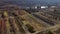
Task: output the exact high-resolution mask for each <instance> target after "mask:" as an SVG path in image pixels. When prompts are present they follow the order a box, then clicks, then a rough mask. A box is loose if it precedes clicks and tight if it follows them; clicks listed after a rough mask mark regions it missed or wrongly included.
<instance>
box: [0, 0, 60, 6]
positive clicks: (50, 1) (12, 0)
mask: <svg viewBox="0 0 60 34" xmlns="http://www.w3.org/2000/svg"><path fill="white" fill-rule="evenodd" d="M1 4H13V5H19V6H40V5H60V0H0V5H1Z"/></svg>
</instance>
